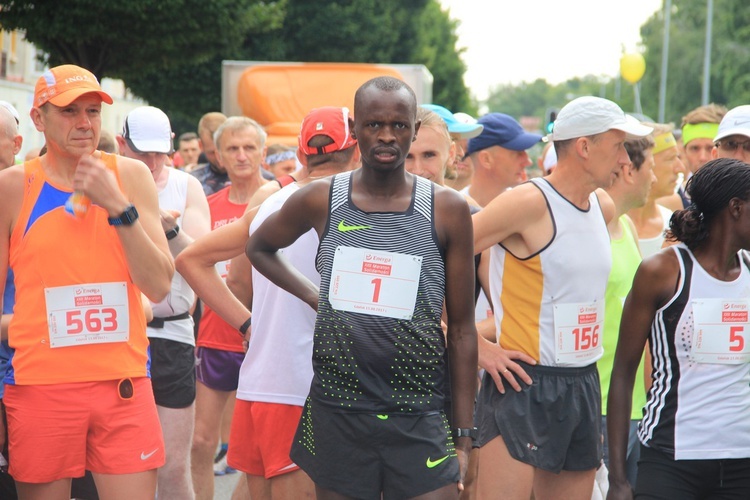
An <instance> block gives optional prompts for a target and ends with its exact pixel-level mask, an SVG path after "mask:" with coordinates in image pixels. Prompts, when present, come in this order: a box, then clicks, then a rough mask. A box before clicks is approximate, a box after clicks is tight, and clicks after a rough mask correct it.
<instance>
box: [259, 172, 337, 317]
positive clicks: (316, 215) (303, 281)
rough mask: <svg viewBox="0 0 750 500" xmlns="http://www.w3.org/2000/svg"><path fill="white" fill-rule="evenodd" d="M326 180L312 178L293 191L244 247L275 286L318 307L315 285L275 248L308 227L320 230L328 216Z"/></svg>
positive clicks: (298, 235) (302, 232)
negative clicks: (303, 185) (313, 180)
mask: <svg viewBox="0 0 750 500" xmlns="http://www.w3.org/2000/svg"><path fill="white" fill-rule="evenodd" d="M329 187H330V179H329V180H321V181H316V182H313V183H312V184H309V185H307V186H305V187H304V188H302V189H300V190H299V191H298V192H296V193H294V194H293V195H292V196H290V197H289V199H288V200H287V201H286V202H285V203H284V205H283V206H282V207H281V209H280V210H279V211H278V212H276V213H274V214H272V215H271V216H269V217H268V218H267V219H266V220H265V221H264V222H263V224H261V225H260V227H258V229H257V230H256V231H255V233H253V235H252V236H251V237H250V240H249V241H248V243H247V247H246V248H245V253H246V254H247V256H248V258H249V259H250V261H251V262H252V263H253V266H255V268H256V269H257V270H258V271H259V272H260V273H262V274H263V275H264V276H266V277H267V278H268V279H269V280H270V281H271V282H273V283H274V284H275V285H276V286H278V287H280V288H282V289H283V290H286V291H287V292H289V293H291V294H292V295H294V296H295V297H297V298H299V299H300V300H302V301H304V302H305V303H307V304H309V305H310V307H312V308H313V309H315V310H317V308H318V287H317V286H315V285H314V284H313V283H312V282H311V281H310V280H309V279H307V277H305V276H304V275H303V274H302V273H300V272H299V271H298V270H297V269H295V268H294V266H292V265H291V264H289V262H288V261H287V260H286V259H285V258H284V256H283V255H281V254H280V253H279V252H278V250H279V249H281V248H285V247H288V246H289V245H291V244H292V243H294V242H295V241H296V240H297V238H299V237H300V236H302V235H303V234H305V233H306V232H307V231H309V230H310V229H312V228H315V229H316V230H317V231H318V234H321V231H322V229H323V226H324V225H325V222H326V220H327V216H328V213H327V212H328V190H329Z"/></svg>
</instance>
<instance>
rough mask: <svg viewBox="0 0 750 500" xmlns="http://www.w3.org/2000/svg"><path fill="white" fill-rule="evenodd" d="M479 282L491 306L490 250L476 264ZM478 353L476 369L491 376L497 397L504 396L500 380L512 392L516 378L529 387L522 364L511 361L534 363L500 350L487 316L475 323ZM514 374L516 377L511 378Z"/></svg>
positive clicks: (529, 380)
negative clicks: (482, 369)
mask: <svg viewBox="0 0 750 500" xmlns="http://www.w3.org/2000/svg"><path fill="white" fill-rule="evenodd" d="M477 276H478V277H479V283H480V285H481V286H482V290H483V291H484V293H485V295H486V296H487V297H488V298H489V299H490V305H492V294H491V292H490V284H489V282H490V251H489V249H486V250H484V251H483V252H482V258H481V260H480V261H479V271H478V273H477ZM477 333H478V334H479V335H478V338H477V342H478V345H477V350H478V353H479V366H480V367H481V368H484V370H485V371H486V372H487V373H488V374H489V375H490V377H492V380H494V381H495V385H496V386H497V390H498V391H499V392H500V394H505V386H504V384H503V378H505V379H506V380H507V381H508V384H509V385H510V386H511V387H512V388H513V390H515V391H520V390H521V385H520V384H519V383H518V381H517V380H516V377H518V378H520V379H521V380H523V381H524V382H525V383H526V384H531V377H530V376H529V375H528V374H527V373H526V370H524V369H523V368H521V365H519V364H518V363H516V362H515V361H513V360H514V359H520V360H522V361H524V362H526V363H529V364H531V365H534V364H536V361H534V358H532V357H531V356H528V355H527V354H524V353H522V352H519V351H506V350H505V349H503V348H502V347H500V346H499V345H498V344H497V342H496V339H497V330H496V327H495V318H494V317H489V318H487V319H485V320H483V321H481V322H479V323H477ZM514 374H515V376H514Z"/></svg>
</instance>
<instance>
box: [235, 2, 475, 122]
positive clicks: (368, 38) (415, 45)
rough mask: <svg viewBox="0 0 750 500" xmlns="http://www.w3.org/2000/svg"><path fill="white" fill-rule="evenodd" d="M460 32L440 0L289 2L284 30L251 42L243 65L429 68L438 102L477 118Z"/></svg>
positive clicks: (434, 94) (249, 41)
mask: <svg viewBox="0 0 750 500" xmlns="http://www.w3.org/2000/svg"><path fill="white" fill-rule="evenodd" d="M456 26H457V23H456V22H455V21H453V20H451V19H450V17H449V15H448V13H447V12H446V11H443V10H442V9H441V7H440V4H439V3H438V1H437V0H416V1H411V2H402V1H400V0H377V1H376V0H349V1H341V0H338V1H336V0H312V1H311V0H288V3H287V15H286V19H285V21H284V23H283V26H282V27H281V28H280V29H278V30H274V31H272V32H270V33H266V34H263V35H260V36H253V37H251V38H249V39H248V40H247V41H246V45H245V53H244V57H242V59H248V60H260V61H304V62H366V63H394V64H424V65H425V66H427V68H428V69H429V70H430V72H431V73H432V75H433V77H434V84H433V101H434V102H436V103H439V104H442V105H444V106H446V107H448V108H450V109H453V110H455V111H458V110H462V111H467V112H470V113H471V112H475V111H476V108H475V106H474V104H473V103H472V102H471V101H470V98H469V93H468V90H467V89H466V86H465V84H464V82H463V74H464V72H465V71H466V67H465V64H464V63H463V61H462V60H461V58H460V51H458V50H457V49H456V42H457V36H456Z"/></svg>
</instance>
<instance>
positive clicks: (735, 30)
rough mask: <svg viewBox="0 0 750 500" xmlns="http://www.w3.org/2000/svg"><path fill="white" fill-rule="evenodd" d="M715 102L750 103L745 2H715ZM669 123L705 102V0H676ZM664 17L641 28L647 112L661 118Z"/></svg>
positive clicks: (712, 88)
mask: <svg viewBox="0 0 750 500" xmlns="http://www.w3.org/2000/svg"><path fill="white" fill-rule="evenodd" d="M713 12H714V14H713V36H712V44H711V71H710V75H711V82H710V83H711V86H710V92H709V99H708V100H709V102H715V103H719V104H725V105H726V106H727V107H729V108H732V107H734V106H738V105H740V104H746V103H748V102H750V12H748V9H747V2H745V1H743V0H714V11H713ZM671 14H672V15H671V19H670V30H669V37H670V38H669V64H668V76H667V99H666V102H665V121H668V122H674V123H676V124H678V125H679V123H680V121H681V118H682V116H684V115H685V114H686V113H687V112H688V111H690V110H692V109H694V108H696V107H698V106H700V105H701V96H702V89H703V60H704V55H705V54H704V49H705V36H706V14H707V8H706V2H705V0H673V2H672V13H671ZM663 34H664V16H663V12H662V11H660V12H658V13H657V14H655V15H654V16H653V17H652V18H651V19H649V20H648V21H647V22H646V23H645V24H644V25H643V26H642V27H641V40H642V43H643V45H644V47H645V48H646V53H645V56H646V74H645V75H644V77H643V82H642V85H643V92H642V96H643V108H644V111H646V112H648V113H650V114H652V115H654V116H656V115H657V112H658V105H659V95H658V89H659V82H660V78H661V58H662V52H663V42H662V39H663Z"/></svg>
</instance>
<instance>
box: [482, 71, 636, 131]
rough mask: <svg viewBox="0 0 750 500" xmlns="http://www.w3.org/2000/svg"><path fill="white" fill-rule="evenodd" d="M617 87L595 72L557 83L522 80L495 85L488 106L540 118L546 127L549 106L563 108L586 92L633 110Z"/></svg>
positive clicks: (509, 112) (492, 109)
mask: <svg viewBox="0 0 750 500" xmlns="http://www.w3.org/2000/svg"><path fill="white" fill-rule="evenodd" d="M624 85H627V84H624ZM614 86H615V82H614V81H613V80H602V79H601V78H599V77H596V76H593V75H588V76H585V77H582V78H572V79H570V80H568V81H566V82H564V83H560V84H557V85H552V84H550V83H548V82H547V81H546V80H544V79H541V78H538V79H537V80H535V81H533V82H522V83H520V84H519V85H510V84H506V85H498V86H496V87H494V88H493V89H492V90H491V91H490V95H489V97H488V98H487V101H486V102H485V105H486V107H487V111H488V112H499V113H505V114H508V115H511V116H513V117H515V118H516V119H520V117H522V116H534V117H538V118H539V119H540V124H541V126H542V127H543V126H544V125H545V124H544V120H545V118H546V111H547V109H548V108H558V109H559V108H562V107H563V106H564V105H565V103H567V102H568V101H570V100H571V99H575V98H576V97H580V96H583V95H595V96H600V97H606V98H608V99H612V100H615V101H618V102H619V103H620V105H621V106H623V109H625V110H626V111H627V110H630V109H632V102H633V101H632V98H630V99H628V98H627V97H626V98H624V99H618V98H617V97H616V96H615V95H614V94H615V88H614ZM627 86H628V87H630V86H629V85H627ZM626 90H630V89H629V88H628V89H626ZM626 93H627V92H626ZM628 104H629V105H628Z"/></svg>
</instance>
